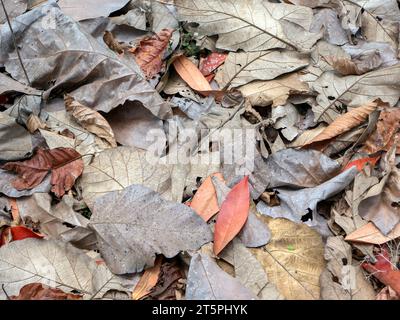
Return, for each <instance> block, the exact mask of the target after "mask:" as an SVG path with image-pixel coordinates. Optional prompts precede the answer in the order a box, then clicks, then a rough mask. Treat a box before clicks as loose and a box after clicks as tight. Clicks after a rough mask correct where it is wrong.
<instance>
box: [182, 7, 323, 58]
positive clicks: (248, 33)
mask: <svg viewBox="0 0 400 320" xmlns="http://www.w3.org/2000/svg"><path fill="white" fill-rule="evenodd" d="M175 5H176V8H177V9H178V14H179V18H180V19H181V20H187V21H189V22H197V23H198V24H199V25H200V26H199V32H200V34H206V35H219V38H218V41H217V47H218V48H220V49H225V50H231V51H236V50H238V49H244V50H246V51H261V50H268V49H272V48H291V49H297V50H300V51H309V50H310V49H311V47H312V46H313V45H314V44H315V42H316V41H317V40H318V39H319V37H320V35H319V34H315V33H310V32H309V31H308V30H309V29H310V26H311V21H312V17H313V13H312V10H311V9H310V8H306V7H302V6H292V5H287V4H277V3H270V2H268V1H259V0H243V1H228V0H200V1H199V0H177V1H175Z"/></svg>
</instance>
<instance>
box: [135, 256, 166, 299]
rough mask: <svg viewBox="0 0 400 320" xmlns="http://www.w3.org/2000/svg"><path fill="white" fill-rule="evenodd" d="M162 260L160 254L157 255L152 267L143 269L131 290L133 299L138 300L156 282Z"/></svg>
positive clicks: (145, 294)
mask: <svg viewBox="0 0 400 320" xmlns="http://www.w3.org/2000/svg"><path fill="white" fill-rule="evenodd" d="M162 262H163V259H162V257H161V256H159V257H157V259H156V261H155V263H154V267H151V268H149V269H147V270H145V271H144V273H143V275H142V277H141V278H140V280H139V282H138V283H137V284H136V287H135V289H134V290H133V292H132V299H133V300H140V299H142V298H144V297H145V296H147V295H148V294H149V293H150V292H151V290H152V289H153V287H154V286H155V285H156V284H157V281H158V277H159V275H160V270H161V264H162Z"/></svg>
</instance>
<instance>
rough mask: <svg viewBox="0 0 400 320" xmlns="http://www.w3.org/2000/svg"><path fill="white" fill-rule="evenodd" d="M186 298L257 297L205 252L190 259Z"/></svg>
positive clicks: (237, 298)
mask: <svg viewBox="0 0 400 320" xmlns="http://www.w3.org/2000/svg"><path fill="white" fill-rule="evenodd" d="M186 299H188V300H254V299H257V297H256V296H255V295H254V294H253V293H252V292H251V291H250V290H249V289H247V288H246V287H244V286H243V285H242V284H241V283H240V281H239V280H237V279H235V278H233V277H231V276H230V275H229V274H227V273H226V272H225V271H223V270H222V269H221V268H220V267H218V265H217V263H216V262H215V261H214V259H212V258H211V257H209V256H208V255H205V254H201V253H200V254H196V255H194V256H193V257H192V260H191V261H190V267H189V273H188V279H187V287H186Z"/></svg>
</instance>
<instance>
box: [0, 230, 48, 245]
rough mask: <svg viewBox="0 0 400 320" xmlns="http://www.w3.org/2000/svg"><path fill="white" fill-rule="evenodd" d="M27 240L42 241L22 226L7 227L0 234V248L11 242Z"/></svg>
mask: <svg viewBox="0 0 400 320" xmlns="http://www.w3.org/2000/svg"><path fill="white" fill-rule="evenodd" d="M27 238H35V239H42V238H43V236H42V235H41V234H38V233H36V232H33V231H32V230H31V229H29V228H27V227H24V226H13V227H7V228H5V229H4V230H3V232H2V234H1V239H0V247H1V246H3V245H5V244H7V243H9V242H11V241H18V240H24V239H27Z"/></svg>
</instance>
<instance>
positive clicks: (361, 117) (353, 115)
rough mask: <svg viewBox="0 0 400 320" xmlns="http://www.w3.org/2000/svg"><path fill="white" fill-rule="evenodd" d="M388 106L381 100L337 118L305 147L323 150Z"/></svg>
mask: <svg viewBox="0 0 400 320" xmlns="http://www.w3.org/2000/svg"><path fill="white" fill-rule="evenodd" d="M387 105H388V104H386V103H384V102H382V100H381V99H377V100H374V101H372V102H369V103H367V104H365V105H363V106H361V107H358V108H354V109H351V110H350V111H349V112H347V113H345V114H343V115H341V116H339V117H338V118H336V119H335V120H334V121H333V122H332V123H331V124H330V125H329V126H328V127H326V128H325V130H324V131H322V132H321V133H320V134H319V135H318V136H316V137H315V138H314V139H312V140H311V141H310V142H308V143H307V144H305V145H304V146H303V147H309V148H312V149H318V150H321V149H323V148H324V147H325V146H326V145H327V144H328V143H329V142H330V141H331V140H332V139H334V138H335V137H337V136H339V135H341V134H343V133H345V132H347V131H349V130H351V129H353V128H354V127H357V126H358V125H360V124H362V123H363V122H365V121H366V120H367V119H368V116H369V115H370V114H371V113H372V112H373V111H375V110H376V109H377V108H380V107H385V106H387Z"/></svg>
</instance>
